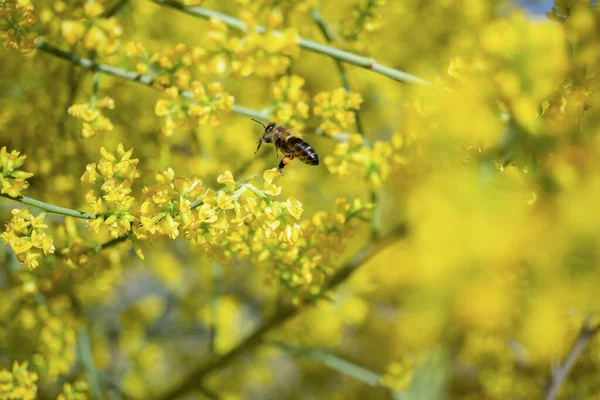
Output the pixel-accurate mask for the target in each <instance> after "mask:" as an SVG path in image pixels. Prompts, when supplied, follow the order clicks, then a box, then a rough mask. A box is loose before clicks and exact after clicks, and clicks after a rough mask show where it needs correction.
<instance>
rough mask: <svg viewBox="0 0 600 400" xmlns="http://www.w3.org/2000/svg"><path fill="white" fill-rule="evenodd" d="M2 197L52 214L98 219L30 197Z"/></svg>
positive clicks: (4, 195) (2, 195)
mask: <svg viewBox="0 0 600 400" xmlns="http://www.w3.org/2000/svg"><path fill="white" fill-rule="evenodd" d="M0 196H1V197H6V198H7V199H11V200H14V201H18V202H19V203H22V204H25V205H27V206H32V207H36V208H39V209H41V210H44V211H47V212H49V213H52V214H60V215H66V216H68V217H75V218H81V219H96V216H95V215H93V214H89V213H85V212H83V211H77V210H71V209H70V208H64V207H59V206H55V205H52V204H48V203H44V202H43V201H39V200H36V199H32V198H30V197H25V196H19V197H10V196H9V195H7V194H0Z"/></svg>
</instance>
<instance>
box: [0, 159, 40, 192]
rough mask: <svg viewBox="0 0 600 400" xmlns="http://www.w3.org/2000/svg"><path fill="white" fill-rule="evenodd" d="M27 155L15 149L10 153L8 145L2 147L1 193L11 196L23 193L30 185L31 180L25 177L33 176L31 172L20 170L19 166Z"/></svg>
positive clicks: (0, 168)
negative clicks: (7, 148) (28, 180)
mask: <svg viewBox="0 0 600 400" xmlns="http://www.w3.org/2000/svg"><path fill="white" fill-rule="evenodd" d="M26 158H27V156H25V155H21V153H20V152H18V151H16V150H13V151H11V152H10V153H9V152H7V151H6V147H2V149H0V173H1V174H0V187H1V189H2V190H0V193H2V194H7V195H9V196H10V197H17V196H20V195H21V191H23V190H25V189H27V188H28V187H29V182H27V181H26V180H25V179H27V178H31V177H32V176H33V174H32V173H30V172H25V171H20V170H19V169H18V168H19V167H21V166H22V165H23V162H25V159H26Z"/></svg>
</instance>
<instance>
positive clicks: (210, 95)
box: [154, 81, 235, 136]
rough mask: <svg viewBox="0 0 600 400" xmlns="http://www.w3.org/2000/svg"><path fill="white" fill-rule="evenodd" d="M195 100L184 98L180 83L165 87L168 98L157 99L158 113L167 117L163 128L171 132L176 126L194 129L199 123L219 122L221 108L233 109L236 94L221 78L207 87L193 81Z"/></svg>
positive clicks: (226, 110) (155, 109)
mask: <svg viewBox="0 0 600 400" xmlns="http://www.w3.org/2000/svg"><path fill="white" fill-rule="evenodd" d="M191 91H192V94H193V99H192V100H187V99H182V97H181V95H180V93H179V91H178V90H177V88H176V87H174V86H172V87H170V88H168V89H167V90H165V95H166V98H165V99H160V100H158V101H157V102H156V106H155V107H154V113H155V114H156V115H157V116H159V117H164V120H165V123H164V126H163V128H162V129H161V131H162V132H163V133H164V134H165V135H166V136H171V135H172V134H173V132H174V130H175V129H176V128H179V129H193V128H195V127H197V126H199V125H206V124H210V126H213V127H215V126H218V125H220V123H221V119H220V117H219V113H220V112H231V110H232V108H233V103H234V100H235V99H234V97H233V96H231V95H229V94H228V93H227V92H226V91H225V90H224V89H223V85H221V84H220V83H217V82H213V83H210V84H208V86H207V88H205V87H204V85H202V83H200V82H198V81H194V82H192V84H191Z"/></svg>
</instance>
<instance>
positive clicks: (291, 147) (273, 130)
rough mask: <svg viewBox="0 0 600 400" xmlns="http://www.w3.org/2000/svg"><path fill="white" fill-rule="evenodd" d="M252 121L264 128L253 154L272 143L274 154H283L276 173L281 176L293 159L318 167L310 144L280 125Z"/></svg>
mask: <svg viewBox="0 0 600 400" xmlns="http://www.w3.org/2000/svg"><path fill="white" fill-rule="evenodd" d="M252 121H255V122H258V123H259V124H261V125H262V126H263V128H265V131H264V132H263V136H262V137H261V138H260V139H259V140H258V143H257V144H258V146H257V147H256V151H255V152H254V154H256V153H257V152H258V150H259V149H260V146H261V145H262V144H263V143H273V144H274V145H275V152H276V154H277V156H278V157H279V151H280V150H281V152H282V153H283V154H284V157H283V158H282V159H281V162H280V163H279V167H278V171H279V173H280V174H281V175H283V168H284V167H285V166H286V165H287V164H289V163H290V161H292V160H293V159H294V158H297V159H299V160H300V161H302V162H303V163H305V164H308V165H319V156H318V155H317V152H316V151H315V150H314V149H313V148H312V147H311V145H310V144H308V143H306V142H305V141H304V140H302V139H300V138H299V137H298V136H294V134H293V132H292V131H291V130H289V129H287V128H285V127H283V126H281V125H277V124H276V123H274V122H270V123H269V124H268V125H265V124H263V123H262V122H260V121H258V120H256V119H254V118H252Z"/></svg>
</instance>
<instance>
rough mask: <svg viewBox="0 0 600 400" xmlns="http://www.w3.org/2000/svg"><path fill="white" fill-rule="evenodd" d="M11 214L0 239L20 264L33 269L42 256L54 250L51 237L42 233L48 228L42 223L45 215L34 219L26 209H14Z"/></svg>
mask: <svg viewBox="0 0 600 400" xmlns="http://www.w3.org/2000/svg"><path fill="white" fill-rule="evenodd" d="M11 213H12V215H13V217H12V218H11V219H10V220H9V221H8V222H7V223H6V229H5V232H3V233H2V235H0V238H1V239H2V240H3V241H4V243H5V245H10V247H11V248H12V249H13V251H14V252H15V254H16V255H17V259H18V260H19V261H20V262H22V263H23V264H24V265H26V266H28V267H29V268H35V267H36V266H37V265H38V263H39V262H38V258H39V257H41V255H42V254H44V255H47V254H51V253H54V250H55V249H54V244H53V240H52V237H51V236H50V235H48V234H47V233H46V232H44V229H46V228H47V227H48V226H47V225H46V224H45V223H44V216H45V214H44V213H41V214H40V215H38V216H37V217H35V216H33V215H31V214H29V210H28V209H26V208H23V209H14V210H12V211H11Z"/></svg>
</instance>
